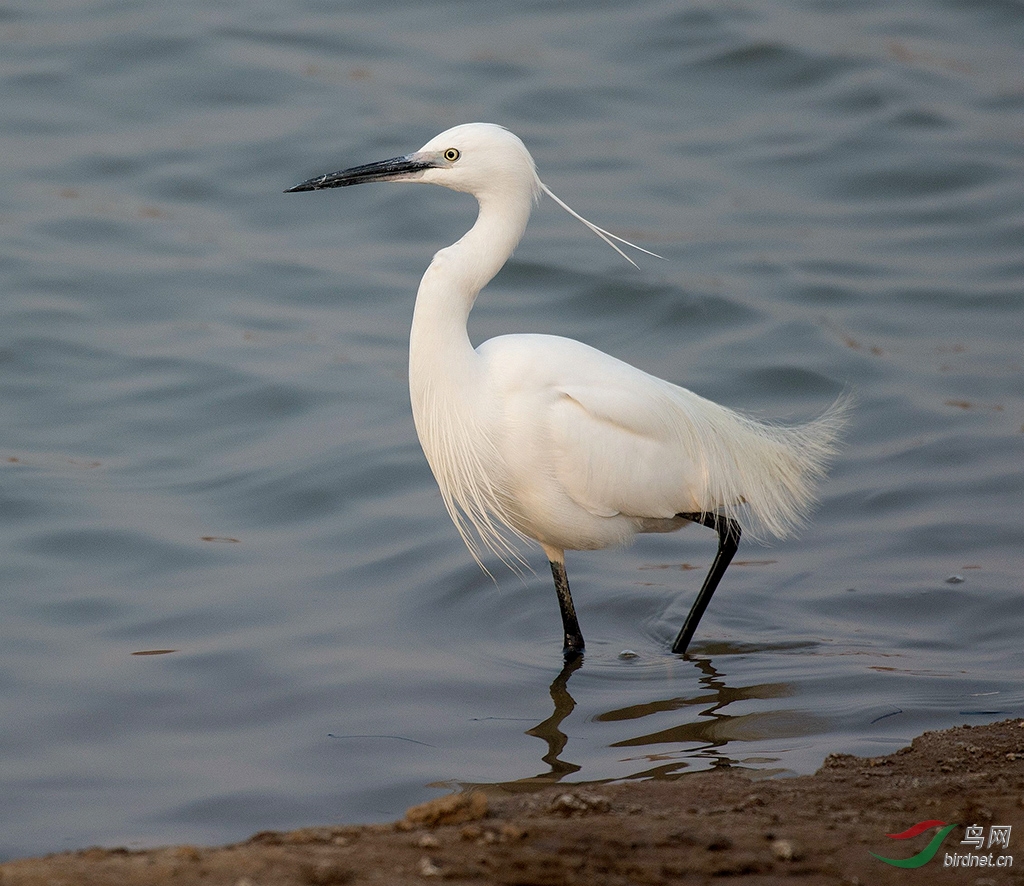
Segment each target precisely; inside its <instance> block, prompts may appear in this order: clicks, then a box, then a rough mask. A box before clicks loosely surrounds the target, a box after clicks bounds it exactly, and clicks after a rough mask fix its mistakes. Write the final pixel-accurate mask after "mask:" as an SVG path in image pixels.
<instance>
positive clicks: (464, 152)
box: [285, 123, 661, 265]
mask: <svg viewBox="0 0 1024 886" xmlns="http://www.w3.org/2000/svg"><path fill="white" fill-rule="evenodd" d="M390 181H413V182H426V183H427V184H432V185H443V186H444V187H446V188H451V189H452V190H453V191H465V192H466V193H469V194H472V195H473V196H474V197H476V198H477V200H479V201H480V205H481V208H483V207H484V205H485V204H489V205H497V206H499V207H503V208H504V209H506V210H507V209H510V208H513V207H515V208H516V210H517V211H518V213H519V214H520V215H521V218H522V225H523V226H524V227H525V225H526V218H527V217H528V216H529V214H530V207H531V206H532V204H533V202H534V201H535V200H536V199H537V197H539V196H540V194H541V193H542V192H543V193H545V194H547V195H548V196H549V197H551V199H552V200H554V201H555V202H556V203H557V204H558V205H559V206H561V207H562V208H563V209H564V210H565V211H566V212H568V213H569V214H570V215H572V216H573V217H574V218H577V219H579V220H580V221H581V222H583V224H585V225H586V226H587V227H588V228H590V230H592V231H593V232H594V233H595V234H597V235H598V236H599V237H600V238H601V239H602V240H604V242H605V243H607V244H608V245H609V246H611V248H612V249H614V250H615V251H616V252H617V253H619V255H621V256H622V257H623V258H624V259H626V261H628V262H629V263H630V264H634V265H635V264H636V262H634V261H633V259H631V258H630V257H629V256H628V255H626V253H625V252H623V251H622V250H621V249H620V248H619V247H618V246H616V245H615V242H613V241H617V242H618V243H622V244H625V245H626V246H632V247H633V248H634V249H638V250H639V251H640V252H646V253H647V254H648V255H653V256H656V257H658V258H660V257H661V256H658V255H657V253H654V252H650V251H649V250H647V249H644V248H643V247H641V246H637V245H636V244H635V243H630V242H629V241H628V240H624V239H623V238H622V237H619V236H616V235H615V234H612V233H609V232H608V231H606V230H605V229H604V228H599V227H598V226H597V225H595V224H594V223H593V222H590V221H587V220H586V219H585V218H584V217H583V216H582V215H580V214H579V213H578V212H576V211H575V210H574V209H572V208H570V207H569V206H568V205H566V204H565V202H564V201H562V200H561V199H559V198H558V197H556V196H555V194H554V193H552V191H551V189H550V188H549V187H548V186H547V185H545V184H544V183H543V182H542V181H541V180H540V179H539V178H538V177H537V170H536V167H535V166H534V163H533V157H531V156H530V152H529V151H528V150H526V145H524V144H523V143H522V141H520V140H519V137H518V136H516V135H514V134H513V133H511V132H509V131H508V130H507V129H505V128H504V127H503V126H497V125H495V124H494V123H463V124H462V125H461V126H453V127H452V128H451V129H446V130H445V131H444V132H442V133H441V134H440V135H435V136H434V137H433V138H432V139H431V140H430V141H428V142H427V143H426V144H425V145H424V146H423V147H422V148H420V149H419V150H418V151H414V152H413V153H412V154H404V155H403V156H401V157H393V158H392V159H390V160H380V161H378V162H376V163H367V164H366V165H365V166H353V167H352V168H351V169H342V170H341V171H340V172H329V173H327V174H326V175H320V176H317V177H316V178H311V179H308V180H307V181H304V182H302V183H301V184H298V185H295V187H293V188H288V190H287V191H285V193H293V192H295V191H320V190H323V189H324V188H345V187H348V186H349V185H358V184H362V183H363V182H390ZM521 233H522V231H521V230H520V234H521Z"/></svg>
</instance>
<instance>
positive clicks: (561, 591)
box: [549, 560, 583, 661]
mask: <svg viewBox="0 0 1024 886" xmlns="http://www.w3.org/2000/svg"><path fill="white" fill-rule="evenodd" d="M549 562H550V563H551V574H552V575H553V576H554V577H555V593H556V594H558V608H559V610H560V611H561V613H562V627H563V628H564V630H565V644H564V645H563V646H562V655H563V657H564V658H565V660H566V661H569V660H571V659H573V658H577V657H578V656H580V655H582V654H583V634H582V633H581V632H580V623H579V622H578V621H577V620H576V607H575V606H573V605H572V594H570V593H569V576H567V575H566V574H565V563H563V562H561V561H560V560H550V561H549Z"/></svg>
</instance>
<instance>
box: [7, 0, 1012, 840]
mask: <svg viewBox="0 0 1024 886" xmlns="http://www.w3.org/2000/svg"><path fill="white" fill-rule="evenodd" d="M0 21H2V30H0V41H2V47H0V48H2V51H0V83H2V88H3V94H4V102H3V105H2V108H0V114H2V119H3V126H2V127H0V147H2V151H0V163H2V164H3V167H4V181H5V184H6V186H5V188H4V192H3V195H2V197H0V212H2V218H3V222H4V231H5V237H4V243H5V246H4V248H3V250H2V252H0V284H2V292H3V300H2V302H0V317H2V322H0V428H2V432H0V466H2V468H3V470H2V472H0V477H2V483H0V525H2V528H3V531H2V533H0V607H2V610H0V611H2V613H3V615H2V619H0V796H3V798H4V802H3V803H2V804H0V834H2V839H0V854H2V855H4V856H12V855H20V854H26V853H37V852H44V851H51V850H56V849H62V848H73V847H79V846H82V845H87V844H91V843H102V844H118V843H126V844H128V845H133V846H139V845H145V844H148V843H154V842H167V841H178V840H187V841H192V842H200V843H212V842H216V841H223V840H235V839H240V838H243V837H245V836H246V835H248V834H249V833H251V832H252V831H255V830H257V829H261V828H285V827H291V826H298V825H305V824H319V823H327V822H339V821H343V822H352V821H374V820H382V819H388V818H391V817H394V816H398V815H400V814H401V812H402V811H403V810H404V808H405V807H406V806H408V805H410V804H412V803H415V802H420V801H422V800H425V799H428V798H429V797H432V796H436V795H437V794H438V793H439V791H441V790H444V789H448V788H451V787H455V786H458V785H462V784H472V783H477V784H494V783H502V782H513V781H534V780H539V781H545V780H551V779H555V778H565V779H567V780H569V781H586V780H596V779H621V778H643V777H650V776H664V777H668V776H673V775H677V774H680V773H685V772H689V771H693V770H698V769H702V768H707V767H709V766H712V765H716V764H718V763H720V762H722V761H727V762H733V763H737V764H742V765H745V766H748V767H751V768H755V769H760V770H762V771H763V772H765V773H803V772H809V771H812V770H813V769H815V768H816V767H817V766H818V765H819V764H820V762H821V760H822V759H823V758H824V756H825V755H826V754H827V753H829V752H833V751H836V752H840V751H845V752H855V753H868V754H873V753H882V752H887V751H891V750H893V749H894V748H896V747H898V746H900V745H902V744H904V743H905V742H907V741H908V740H909V739H910V738H911V737H912V736H914V735H916V734H917V733H919V732H921V731H922V730H924V729H928V728H940V727H945V726H950V725H953V724H957V723H962V722H973V723H978V722H986V721H992V720H996V719H1000V718H1002V717H1005V716H1010V715H1020V714H1021V713H1022V708H1024V692H1022V689H1021V685H1022V680H1021V677H1022V672H1024V655H1022V651H1021V642H1020V638H1021V636H1022V635H1024V595H1022V594H1021V579H1020V574H1021V562H1020V560H1021V558H1020V551H1021V549H1022V547H1024V529H1022V520H1021V502H1022V501H1024V497H1022V493H1024V472H1022V470H1021V469H1022V466H1024V460H1022V449H1024V408H1022V390H1024V386H1022V362H1024V360H1022V357H1024V353H1022V345H1021V342H1022V340H1024V319H1022V318H1024V312H1022V292H1024V258H1022V256H1024V251H1022V244H1024V208H1022V207H1024V199H1022V198H1024V186H1022V181H1024V176H1022V173H1024V162H1022V160H1021V157H1022V154H1021V150H1020V145H1021V137H1022V135H1024V123H1022V120H1024V117H1022V111H1024V75H1022V73H1021V72H1022V71H1024V11H1022V9H1021V7H1020V5H1019V4H1016V3H1010V2H1000V0H971V2H969V3H965V2H931V3H923V2H917V3H914V2H911V3H904V4H898V5H894V4H891V3H885V2H881V0H878V2H869V0H863V2H852V0H851V2H844V3H835V2H827V3H822V2H796V0H789V2H778V3H772V4H764V3H760V2H741V0H736V2H731V3H728V4H710V5H709V4H697V3H693V2H685V3H680V2H678V0H673V2H664V3H660V2H655V0H650V2H639V3H633V4H606V3H599V2H592V3H588V4H572V5H571V6H570V5H565V4H546V3H530V2H525V0H524V2H510V3H507V4H504V6H503V8H502V11H501V12H498V13H495V12H494V10H493V7H490V6H487V5H485V4H468V3H459V2H445V3H433V4H419V3H416V4H414V3H403V2H398V0H392V2H376V3H373V4H359V3H353V4H345V5H343V6H335V5H333V4H321V3H315V2H307V3H299V2H296V3H292V4H286V5H282V4H280V3H252V2H248V3H231V2H221V3H218V4H209V3H199V2H189V0H183V2H179V3H175V4H166V3H157V2H155V0H142V2H139V3H135V4H132V5H131V6H130V7H125V6H124V5H123V4H113V3H104V2H99V0H86V2H79V3H75V4H66V3H59V2H48V3H45V2H44V3H39V2H33V3H31V4H30V3H27V2H25V0H21V2H14V3H9V4H7V5H6V6H5V7H4V10H3V13H2V18H0ZM477 119H483V120H491V121H495V122H501V123H504V124H506V125H508V126H510V127H511V128H512V129H513V130H514V131H516V132H517V133H518V134H520V135H521V136H522V137H523V138H524V140H525V141H526V142H527V144H528V145H529V146H530V147H531V149H532V150H533V152H534V154H535V157H536V159H537V161H538V164H539V167H540V170H541V174H542V176H543V177H544V179H545V181H546V182H547V183H548V184H549V185H550V186H551V187H552V188H553V189H554V190H555V192H556V193H558V194H559V195H560V196H562V197H563V198H564V199H566V200H567V201H568V202H569V203H570V204H572V205H573V206H574V207H575V208H577V209H578V210H579V211H580V212H582V213H584V214H585V215H587V216H588V217H590V218H592V219H594V220H595V221H596V222H598V223H599V224H602V225H604V226H606V227H608V228H610V229H612V230H615V231H618V232H620V233H622V234H623V235H624V236H627V237H630V238H634V239H637V240H638V241H639V242H641V244H642V245H645V246H647V247H649V248H652V249H655V250H656V251H659V252H661V253H663V254H664V255H665V256H666V257H667V258H668V259H669V261H667V262H659V261H657V260H654V259H645V260H644V261H643V262H642V265H643V269H642V271H639V272H638V271H636V270H634V269H632V268H631V267H629V266H628V265H626V264H625V263H624V262H623V261H622V260H621V259H620V258H619V257H618V256H616V255H615V254H614V253H613V252H611V251H610V250H608V249H607V248H606V247H605V246H604V245H603V244H601V243H600V242H599V241H598V240H597V239H596V238H594V237H593V236H592V235H591V234H589V233H588V232H587V231H586V230H584V229H583V228H582V227H580V226H579V225H578V224H577V223H576V222H574V221H573V220H572V219H570V218H569V217H568V216H566V215H565V214H564V213H562V212H561V211H560V210H558V209H557V208H555V207H554V206H553V204H552V203H551V202H550V201H546V202H545V203H543V204H542V206H541V208H540V210H539V211H538V212H537V213H536V215H535V217H534V220H533V222H532V224H531V226H530V229H529V231H528V233H527V237H526V240H525V241H524V242H523V244H522V245H521V247H520V248H519V250H518V251H517V254H516V256H515V258H514V259H513V261H512V262H511V263H510V264H509V266H508V267H507V268H506V269H505V271H504V272H503V273H502V274H501V275H500V276H499V278H498V279H497V280H496V281H495V283H494V284H493V285H492V287H490V289H489V290H488V291H487V292H486V293H485V294H484V295H483V296H482V298H481V300H480V303H479V306H478V308H477V310H476V311H475V312H474V315H473V319H472V332H473V335H474V336H475V337H476V338H477V340H481V339H482V338H484V337H488V336H490V335H494V334H500V333H504V332H510V331H551V332H556V333H560V334H565V335H570V336H573V337H576V338H580V339H583V340H585V341H587V342H589V343H591V344H593V345H595V346H597V347H600V348H602V349H603V350H606V351H609V352H611V353H613V354H615V355H617V356H619V357H621V358H623V359H626V360H629V361H631V362H633V363H636V364H638V365H640V366H642V367H643V368H645V369H647V370H649V371H651V372H654V373H656V374H659V375H662V376H664V377H666V378H669V379H671V380H673V381H676V382H679V383H681V384H685V385H687V386H688V387H691V388H692V389H694V390H696V391H698V392H700V393H702V394H704V395H706V396H709V397H712V398H713V399H716V400H719V401H721V402H723V403H726V404H729V405H732V406H735V407H740V408H746V409H749V410H753V411H756V412H757V413H759V414H762V415H766V416H771V417H786V416H790V417H794V418H801V417H808V416H811V415H813V414H815V413H816V412H817V411H819V410H821V409H823V408H824V407H825V406H826V405H827V404H828V403H830V402H831V401H832V399H833V398H834V397H836V396H837V395H839V394H840V393H841V392H843V391H847V390H848V391H853V392H854V393H855V395H856V397H857V409H856V413H855V417H854V422H853V424H852V426H851V428H850V431H849V434H848V436H847V441H846V446H845V448H844V450H843V453H842V455H841V457H840V459H839V460H838V462H837V463H836V465H835V469H834V471H833V473H832V476H831V478H830V480H829V481H828V483H827V484H826V485H825V486H824V488H823V498H822V503H821V506H820V508H819V509H818V511H817V512H816V514H815V516H814V519H813V522H812V524H811V526H810V527H809V528H808V529H807V530H806V531H805V532H804V533H803V534H802V536H801V537H800V538H799V539H796V540H790V541H787V542H785V543H782V544H778V545H775V546H773V547H770V548H763V547H758V546H757V545H754V544H747V543H745V544H744V545H743V547H742V548H741V551H740V554H739V556H738V560H739V562H737V563H736V565H734V566H733V567H732V568H731V569H730V571H729V573H728V574H727V576H726V579H725V581H724V583H723V585H722V587H721V589H720V591H719V593H718V595H717V596H716V597H715V600H714V601H713V603H712V606H711V608H710V610H709V611H708V613H707V615H706V616H705V618H704V620H703V622H702V624H701V627H700V631H699V633H698V635H697V638H696V641H695V646H694V648H693V651H694V652H695V655H694V657H693V660H690V661H683V660H680V659H677V658H675V657H673V656H671V655H669V654H667V651H666V650H667V647H668V644H669V643H670V641H671V639H672V637H673V636H674V634H675V631H676V630H677V629H678V626H679V624H680V621H681V619H682V617H683V615H684V614H685V612H686V610H687V608H688V607H689V604H690V602H691V600H692V598H693V594H694V593H695V592H696V589H697V587H698V586H699V583H700V580H701V577H702V575H703V571H704V570H705V569H706V567H707V565H708V563H709V562H710V558H711V555H712V553H713V550H714V537H713V534H712V533H710V532H708V531H706V530H704V529H701V528H696V527H695V528H691V529H690V530H688V531H686V532H684V533H681V534H677V535H674V536H671V537H648V538H643V539H641V540H640V541H638V543H637V544H636V545H634V546H633V547H631V548H630V549H628V550H626V551H619V552H601V553H593V554H585V555H583V554H580V555H576V556H570V559H569V569H570V572H571V574H572V577H573V586H574V589H575V594H576V602H577V606H578V608H579V610H580V617H581V620H582V625H583V629H584V632H585V634H586V636H587V640H588V648H587V658H586V661H585V663H584V664H583V666H582V668H581V669H579V670H577V671H576V672H575V673H571V674H568V675H566V674H563V675H561V676H560V674H559V672H560V669H561V660H560V655H559V643H560V625H559V621H558V615H557V607H556V604H555V599H554V594H553V591H552V589H551V587H550V579H549V577H548V576H547V570H546V564H545V563H544V561H543V558H542V557H541V556H540V555H539V553H535V554H534V555H533V557H532V563H533V564H534V565H535V566H536V568H537V574H536V575H535V576H534V575H529V574H528V575H526V576H525V578H523V579H520V578H517V577H516V576H514V575H511V574H509V573H506V572H504V571H502V570H500V569H495V574H496V575H497V577H498V579H499V580H498V583H497V585H495V584H492V583H491V582H490V581H489V580H488V579H487V578H486V576H484V575H483V574H482V573H481V572H480V571H479V570H478V569H477V567H476V566H475V565H474V564H473V563H472V561H471V560H470V558H469V556H468V554H467V553H466V551H465V549H464V548H463V547H462V544H461V542H460V541H459V538H458V536H457V534H456V532H455V530H454V528H453V527H452V526H451V524H450V523H449V521H448V518H447V516H446V515H445V513H444V510H443V507H442V504H441V501H440V497H439V495H438V493H437V491H436V488H435V486H434V484H433V480H432V479H431V477H430V475H429V472H428V469H427V467H426V464H425V462H424V461H423V458H422V456H421V455H420V453H419V449H418V445H417V443H416V440H415V437H414V432H413V427H412V421H411V418H410V415H409V410H408V401H407V393H406V383H405V371H406V367H405V361H406V356H405V351H406V336H407V333H408V326H409V318H410V315H411V309H412V297H413V292H414V291H415V287H416V283H417V281H418V278H419V275H420V273H422V270H423V269H424V268H425V266H426V264H427V262H428V261H429V258H430V255H431V254H432V252H433V251H434V250H436V249H437V248H438V247H440V246H443V245H445V244H447V243H448V242H451V241H452V240H453V239H455V238H456V237H458V236H459V235H460V234H461V233H462V231H463V230H465V228H466V227H467V226H468V224H469V223H470V221H471V219H472V203H471V201H469V200H468V198H465V197H464V196H462V195H455V194H451V193H448V192H444V191H442V190H440V189H426V188H410V187H399V186H396V185H390V186H385V185H376V186H372V187H370V186H367V187H365V188H356V189H353V190H349V191H338V192H326V193H321V194H300V195H283V194H282V193H281V191H282V190H283V189H284V188H286V187H288V186H290V185H292V184H295V183H296V182H298V181H301V180H302V179H304V178H307V177H308V176H310V175H314V174H317V173H321V172H326V171H329V170H333V169H337V168H341V167H343V166H347V165H351V164H354V163H360V162H365V161H369V160H374V159H380V158H383V157H389V156H393V155H395V154H398V153H401V152H404V151H407V150H412V149H415V148H417V147H419V145H420V144H422V143H423V142H425V141H426V140H427V139H428V138H430V137H431V136H433V135H434V134H435V133H436V132H438V131H440V130H441V129H443V128H446V127H448V126H450V125H453V124H455V123H459V122H466V121H470V120H477ZM689 567H694V568H692V569H691V568H689ZM954 577H959V578H962V579H963V581H949V579H951V578H954ZM626 649H631V650H634V651H635V652H636V653H637V655H636V657H626V658H620V655H619V654H620V652H622V651H623V650H626ZM166 650H173V651H166ZM161 651H164V652H163V654H150V655H137V654H134V653H140V652H161Z"/></svg>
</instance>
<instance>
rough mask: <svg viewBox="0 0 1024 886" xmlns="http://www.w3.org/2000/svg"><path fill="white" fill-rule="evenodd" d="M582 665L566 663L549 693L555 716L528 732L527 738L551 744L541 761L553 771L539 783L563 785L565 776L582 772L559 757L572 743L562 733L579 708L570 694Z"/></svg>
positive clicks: (579, 660)
mask: <svg viewBox="0 0 1024 886" xmlns="http://www.w3.org/2000/svg"><path fill="white" fill-rule="evenodd" d="M582 664H583V657H582V656H577V657H576V658H572V659H570V660H569V661H567V662H566V663H565V666H564V667H563V668H562V670H561V671H560V672H559V674H558V676H557V677H555V679H554V681H553V682H552V684H551V686H550V687H549V689H548V691H549V692H550V693H551V701H553V702H554V704H555V710H554V713H552V714H551V716H550V717H548V718H547V719H546V720H543V721H541V722H540V723H538V724H537V725H536V726H534V727H533V728H532V729H527V730H526V734H527V735H533V736H535V737H537V738H539V739H541V740H542V741H545V742H547V745H548V752H547V753H546V754H545V755H544V756H543V757H541V759H542V760H543V761H544V762H545V763H547V764H548V766H550V767H551V770H550V772H542V773H540V774H539V775H537V776H536V779H535V780H538V781H552V782H554V781H561V780H562V779H563V778H565V776H567V775H572V774H573V773H574V772H579V771H580V769H581V768H582V767H580V766H577V765H576V764H575V763H567V762H566V761H565V760H562V759H560V758H559V756H558V755H559V754H561V753H562V751H564V750H565V745H566V743H567V742H568V741H569V737H568V736H567V735H566V734H565V733H564V732H562V730H561V726H562V721H563V720H564V719H565V718H566V717H568V716H569V714H571V713H572V712H573V708H575V707H576V699H574V698H573V697H572V696H571V695H570V694H569V685H568V684H569V678H570V677H571V676H572V675H573V673H574V672H575V671H576V670H577V669H578V668H579V667H580V665H582Z"/></svg>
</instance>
